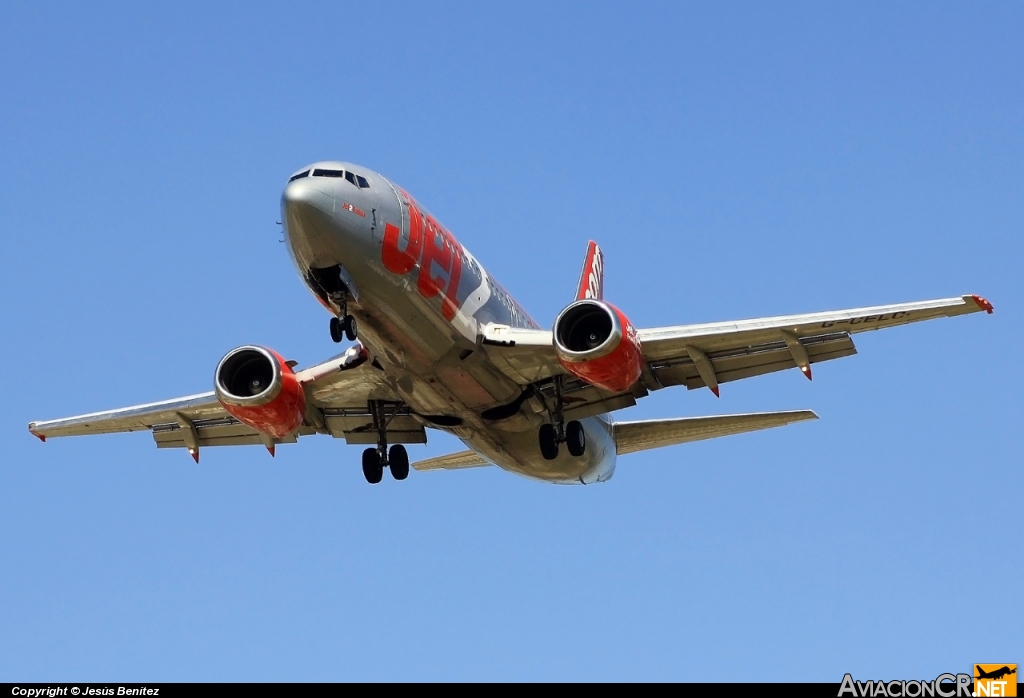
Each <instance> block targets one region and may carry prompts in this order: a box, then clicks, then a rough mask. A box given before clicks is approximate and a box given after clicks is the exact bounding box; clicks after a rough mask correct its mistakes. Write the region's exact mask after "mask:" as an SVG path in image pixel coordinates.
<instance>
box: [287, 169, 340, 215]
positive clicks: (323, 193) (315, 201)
mask: <svg viewBox="0 0 1024 698" xmlns="http://www.w3.org/2000/svg"><path fill="white" fill-rule="evenodd" d="M281 204H282V206H283V207H284V210H285V215H289V214H292V213H295V214H299V215H301V214H303V213H308V212H309V209H316V210H317V211H319V212H320V213H324V214H327V215H328V216H332V215H334V188H333V187H331V186H330V185H329V184H325V183H324V182H323V180H320V179H313V178H310V177H303V178H302V179H296V180H294V181H292V182H288V186H287V187H285V189H284V194H283V195H282V197H281Z"/></svg>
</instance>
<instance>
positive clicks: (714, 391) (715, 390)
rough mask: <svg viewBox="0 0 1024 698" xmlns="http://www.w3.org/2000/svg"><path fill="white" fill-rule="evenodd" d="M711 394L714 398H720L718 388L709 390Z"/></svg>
mask: <svg viewBox="0 0 1024 698" xmlns="http://www.w3.org/2000/svg"><path fill="white" fill-rule="evenodd" d="M711 392H713V393H714V394H715V397H722V394H721V393H719V392H718V386H717V385H716V386H715V387H714V388H712V389H711Z"/></svg>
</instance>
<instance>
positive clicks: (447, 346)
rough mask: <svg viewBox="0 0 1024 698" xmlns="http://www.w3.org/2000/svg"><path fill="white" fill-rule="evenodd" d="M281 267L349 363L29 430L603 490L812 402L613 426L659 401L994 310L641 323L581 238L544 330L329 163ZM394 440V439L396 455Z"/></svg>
mask: <svg viewBox="0 0 1024 698" xmlns="http://www.w3.org/2000/svg"><path fill="white" fill-rule="evenodd" d="M281 206H282V216H283V218H282V221H283V225H284V230H285V236H286V239H287V243H288V248H289V251H290V252H291V255H292V259H293V260H294V262H295V265H296V267H297V268H298V271H299V275H300V276H301V277H302V279H303V281H304V282H305V284H306V285H307V286H308V287H309V290H310V291H312V292H313V295H314V296H315V297H316V298H317V300H318V301H319V302H320V304H321V305H323V307H324V308H325V309H326V310H327V311H328V313H330V315H331V319H330V331H331V337H332V339H333V340H334V341H335V342H341V341H342V340H343V339H344V338H346V337H347V338H348V340H349V341H350V342H354V343H353V344H352V346H351V347H349V348H348V350H347V351H345V352H344V353H342V354H339V355H338V356H335V357H334V358H332V359H328V360H327V361H324V362H323V363H321V364H318V365H316V366H310V367H308V368H304V369H302V370H298V371H296V370H295V362H294V361H286V360H285V359H284V358H283V357H282V356H281V355H280V354H278V353H276V352H274V351H272V350H271V349H268V348H266V347H260V346H242V347H239V348H237V349H234V350H233V351H230V352H228V354H227V355H226V356H225V357H224V358H223V359H221V361H220V363H219V364H218V365H217V367H216V370H215V371H214V378H213V387H214V389H213V390H212V391H210V392H206V393H201V394H198V395H191V396H188V397H182V398H177V399H174V400H167V401H165V402H155V403H151V404H147V405H138V406H135V407H127V408H123V409H117V410H111V411H109V412H96V413H94V414H87V415H82V416H79V417H69V418H67V419H57V420H52V421H45V422H32V423H31V424H29V430H30V431H31V432H32V433H33V434H35V435H36V436H38V437H39V438H40V439H42V440H43V441H45V440H46V439H47V438H50V437H57V436H75V435H81V434H106V433H112V432H122V431H142V430H149V431H151V432H152V434H153V438H154V439H155V440H156V445H157V446H158V447H160V448H169V447H170V448H172V447H181V448H187V449H188V451H189V453H190V454H191V455H192V457H193V458H194V459H195V460H196V462H197V463H198V462H199V451H200V449H201V448H203V447H205V446H228V445H239V444H257V445H258V444H262V445H264V446H265V447H266V448H267V449H268V450H269V451H270V454H271V455H274V449H275V447H276V446H277V445H278V444H282V443H294V442H295V441H296V440H297V439H298V437H300V436H307V435H312V434H327V435H330V436H333V437H335V438H344V439H345V440H346V441H347V442H348V443H350V444H365V445H368V446H369V447H368V448H366V450H365V451H363V456H362V466H363V474H364V475H365V477H366V480H367V481H368V482H370V483H378V482H380V481H381V479H382V477H383V472H384V468H389V469H390V470H391V474H392V475H393V476H394V478H395V479H397V480H404V479H405V478H406V477H407V476H408V474H409V456H408V452H407V451H406V448H405V446H404V445H403V444H421V443H426V440H427V434H426V429H428V428H429V429H440V430H442V431H446V432H448V433H450V434H454V435H455V436H457V437H458V438H459V439H461V440H462V441H463V443H465V445H466V446H468V447H469V450H466V451H462V452H460V453H454V454H451V455H446V456H441V457H438V458H431V459H429V460H423V461H420V462H418V463H413V467H414V468H415V469H417V470H438V469H458V468H472V467H477V466H486V465H491V464H495V465H498V466H500V467H501V468H504V469H505V470H508V471H511V472H514V473H517V474H519V475H524V476H526V477H530V478H535V479H537V480H543V481H547V482H554V483H563V484H575V483H581V484H590V483H594V482H603V481H605V480H607V479H608V478H610V477H611V476H612V473H613V472H614V471H615V463H616V458H617V456H620V455H623V454H626V453H632V452H634V451H642V450H645V449H650V448H658V447H661V446H668V445H671V444H679V443H684V442H688V441H696V440H699V439H707V438H712V437H716V436H725V435H729V434H737V433H740V432H746V431H754V430H757V429H766V428H769V427H776V426H782V425H784V424H790V423H792V422H798V421H802V420H806V419H816V418H817V416H816V415H815V414H814V413H813V412H811V411H808V410H801V411H787V412H766V413H758V414H737V415H725V416H715V417H693V418H682V419H659V420H651V421H638V422H613V421H612V419H611V418H610V416H609V415H610V414H611V413H612V412H614V411H616V410H621V409H623V408H625V407H629V406H631V405H634V404H636V401H637V400H638V399H639V398H642V397H644V396H646V395H647V394H648V393H649V392H650V391H652V390H661V389H662V388H668V387H670V386H676V385H685V386H686V387H687V388H688V389H690V390H693V389H695V388H701V387H707V388H708V389H710V390H711V391H712V392H714V394H715V395H718V394H719V386H720V385H721V384H722V383H728V382H729V381H734V380H739V379H741V378H750V377H752V376H757V375H761V374H763V373H770V372H772V371H781V370H784V369H791V368H792V369H798V370H800V371H801V372H803V374H804V375H805V376H806V377H807V378H811V365H812V364H814V363H817V362H819V361H828V360H830V359H838V358H840V357H843V356H849V355H851V354H854V353H856V349H855V348H854V346H853V340H852V339H851V335H853V334H855V333H857V332H864V331H866V330H877V329H882V328H884V327H894V326H896V325H905V324H907V323H911V322H917V321H919V320H930V319H932V318H938V317H949V316H954V315H963V314H966V313H974V312H979V311H982V310H984V311H987V312H989V313H991V312H992V305H991V304H990V303H989V302H988V301H986V300H985V299H984V298H981V297H980V296H975V295H965V296H958V297H955V298H946V299H941V300H931V301H923V302H920V303H901V304H896V305H883V306H877V307H871V308H857V309H853V310H840V311H833V312H821V313H811V314H806V315H785V316H780V317H769V318H760V319H756V320H740V321H732V322H716V323H708V324H698V325H681V326H674V327H659V328H654V329H636V328H634V327H633V325H632V324H631V323H630V321H629V319H628V318H627V317H626V315H625V314H624V313H623V312H622V311H621V310H619V309H618V308H616V307H615V306H613V305H612V304H611V303H609V302H607V301H605V300H604V293H603V286H604V258H603V256H602V254H601V250H600V248H598V246H597V245H596V244H595V243H594V242H591V243H590V245H589V247H588V248H587V253H586V258H585V261H584V264H583V272H582V273H581V275H580V279H579V284H578V286H577V290H576V297H575V299H573V300H572V302H571V303H569V305H568V306H566V308H565V309H564V310H563V311H562V312H561V313H559V315H558V317H557V318H556V320H555V322H554V325H553V327H552V329H551V330H545V329H542V328H541V327H540V326H539V325H538V324H537V323H536V322H534V321H533V319H532V318H531V317H530V315H529V314H528V313H527V312H526V311H525V310H524V309H523V308H522V307H521V306H520V305H519V304H518V303H516V301H515V300H513V299H512V297H511V296H510V295H509V294H508V293H507V292H506V291H505V289H504V288H503V287H502V286H501V284H499V283H498V282H497V281H496V280H495V279H494V278H493V277H491V276H490V275H489V274H488V273H487V271H486V270H485V269H484V268H483V266H482V265H481V264H480V262H478V261H477V260H476V258H475V257H473V255H471V254H470V253H469V251H468V250H467V249H466V248H465V247H463V246H462V245H461V244H460V243H459V242H458V241H457V240H456V239H455V238H454V237H453V236H452V234H451V233H450V232H448V230H447V229H446V228H445V227H444V226H442V225H441V224H440V223H438V222H437V219H435V218H434V217H433V216H431V215H430V214H429V213H428V212H427V211H426V209H424V208H423V207H422V206H420V205H419V203H417V202H416V201H415V200H414V199H413V198H412V197H411V196H410V195H409V194H408V193H407V192H406V191H405V190H403V189H402V188H400V187H399V186H398V185H396V184H394V183H392V182H390V181H388V180H387V179H386V178H384V177H383V176H381V175H379V174H376V173H374V172H371V171H369V170H367V169H366V168H363V167H359V166H358V165H352V164H349V163H342V162H318V163H316V164H314V165H311V166H309V167H306V168H303V169H302V170H300V171H299V172H297V173H295V174H294V175H292V176H291V177H290V178H289V180H288V184H287V186H286V187H285V190H284V194H283V196H282V204H281ZM389 444H392V445H391V446H390V448H389Z"/></svg>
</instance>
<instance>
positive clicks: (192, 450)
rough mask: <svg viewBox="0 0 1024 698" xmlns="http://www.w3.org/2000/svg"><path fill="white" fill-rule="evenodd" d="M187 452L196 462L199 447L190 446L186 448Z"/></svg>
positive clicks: (197, 460)
mask: <svg viewBox="0 0 1024 698" xmlns="http://www.w3.org/2000/svg"><path fill="white" fill-rule="evenodd" d="M188 454H189V455H190V456H192V460H194V461H195V462H196V463H198V462H199V449H198V448H190V449H189V450H188Z"/></svg>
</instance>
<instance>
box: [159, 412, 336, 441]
mask: <svg viewBox="0 0 1024 698" xmlns="http://www.w3.org/2000/svg"><path fill="white" fill-rule="evenodd" d="M193 425H194V426H195V428H196V433H197V435H198V437H199V440H198V444H199V447H200V448H205V447H207V446H266V445H267V443H268V437H264V436H260V434H259V433H257V432H256V430H255V429H252V428H251V427H248V426H246V425H244V424H242V423H241V422H239V421H238V420H237V419H235V418H233V417H225V418H223V419H208V420H199V421H196V422H193ZM186 433H187V431H186V429H185V428H183V427H182V426H181V425H180V424H177V423H174V424H155V425H153V440H154V441H155V442H156V447H157V448H188V447H189V446H188V443H187V441H186V439H187V436H186ZM314 433H316V432H315V431H314V430H313V429H312V428H310V427H307V426H305V425H303V426H301V427H299V429H298V431H297V433H293V434H289V435H288V436H286V437H285V438H283V439H272V440H269V442H270V443H273V444H293V443H295V442H296V441H297V440H298V437H299V436H307V435H309V434H314Z"/></svg>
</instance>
